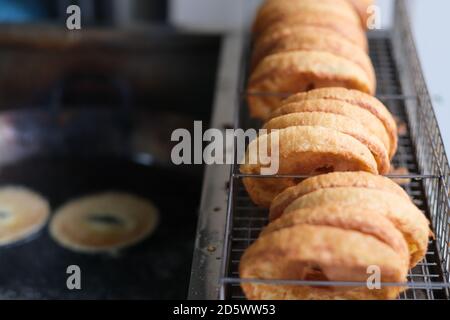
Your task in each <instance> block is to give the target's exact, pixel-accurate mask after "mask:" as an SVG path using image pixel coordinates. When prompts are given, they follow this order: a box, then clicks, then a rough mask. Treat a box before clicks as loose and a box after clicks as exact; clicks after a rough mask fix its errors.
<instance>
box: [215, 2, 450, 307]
mask: <svg viewBox="0 0 450 320" xmlns="http://www.w3.org/2000/svg"><path fill="white" fill-rule="evenodd" d="M395 16H396V21H395V23H394V27H393V30H392V32H390V33H388V32H383V31H375V32H372V33H370V35H369V43H370V56H371V58H372V61H373V64H374V67H375V70H376V76H377V83H378V89H377V97H378V98H379V99H380V100H382V101H383V102H384V103H385V105H386V106H387V107H388V108H389V110H390V111H391V112H392V114H393V115H394V116H395V117H396V119H397V120H398V122H399V124H400V127H401V128H402V130H401V132H400V136H399V148H398V152H397V155H396V156H395V158H394V159H393V165H394V167H396V168H405V169H407V171H408V173H407V174H402V175H394V176H392V177H393V178H403V179H408V181H409V182H408V183H407V184H405V185H404V188H405V190H406V191H407V192H408V194H409V195H410V196H411V198H412V199H413V201H414V203H415V204H416V205H417V206H418V207H419V208H420V209H421V210H422V211H423V212H424V213H425V214H426V215H427V217H428V218H429V219H430V221H431V226H432V229H433V232H434V234H435V239H433V240H431V241H430V242H429V247H428V252H427V254H426V257H425V258H424V259H423V261H421V262H420V263H419V264H418V265H417V266H416V267H415V268H414V269H412V270H410V272H409V275H408V282H407V283H406V285H407V286H408V287H409V289H408V290H407V291H406V292H404V293H402V294H401V296H400V299H405V300H411V299H413V300H418V299H426V300H435V299H450V292H449V280H450V278H449V277H450V275H449V271H450V259H449V258H450V257H449V223H450V220H449V217H448V214H449V208H450V200H449V190H450V188H449V178H450V176H449V174H450V170H449V166H448V161H447V157H446V155H445V151H444V147H443V143H442V138H441V136H440V133H439V129H438V126H437V121H436V118H435V115H434V111H433V108H432V103H431V99H430V96H429V94H428V90H427V87H426V84H425V81H424V78H423V74H422V71H421V68H420V63H419V60H418V58H417V53H416V49H415V45H414V41H413V37H412V34H411V30H410V23H409V19H408V15H407V11H406V8H405V3H404V1H403V0H398V1H397V2H396V15H395ZM249 49H250V45H248V46H247V49H246V50H245V52H244V53H243V57H242V61H241V66H240V68H241V70H243V72H242V73H241V76H240V80H239V90H240V92H241V93H243V92H245V79H246V78H247V61H248V55H249V51H250V50H249ZM275 94H276V93H275ZM247 110H248V108H247V105H246V102H245V94H240V95H239V103H238V110H237V112H236V116H235V128H244V129H246V128H260V127H261V124H260V123H258V122H255V121H254V120H251V119H250V117H249V115H248V113H247ZM243 177H245V175H242V174H240V173H239V172H238V167H237V166H232V170H231V176H230V184H229V198H228V210H227V226H226V230H225V243H224V250H223V261H222V271H221V278H220V293H219V298H221V299H245V297H244V295H243V293H242V291H241V289H240V283H241V282H243V281H246V280H245V279H239V273H238V266H239V261H240V258H241V256H242V254H243V252H244V251H245V250H246V248H247V247H249V246H250V245H251V243H252V242H253V241H254V240H256V238H257V237H258V235H259V233H260V231H261V230H262V228H263V227H264V226H266V224H267V223H268V220H267V217H268V211H267V210H266V209H261V208H258V207H255V206H254V205H253V203H252V202H251V200H250V198H249V197H248V195H247V192H246V191H245V189H244V187H243V184H242V178H243ZM299 177H300V176H299ZM261 178H263V177H261ZM271 178H273V177H271ZM275 178H276V177H275ZM285 282H286V281H285ZM287 282H289V281H287ZM290 282H291V283H292V284H296V285H325V283H317V282H311V281H290ZM269 283H273V284H282V283H283V281H276V280H273V281H269ZM326 285H328V286H329V285H335V286H345V285H350V283H332V282H326ZM353 285H355V284H353ZM360 285H362V284H360ZM386 285H394V284H386ZM397 285H398V284H397Z"/></svg>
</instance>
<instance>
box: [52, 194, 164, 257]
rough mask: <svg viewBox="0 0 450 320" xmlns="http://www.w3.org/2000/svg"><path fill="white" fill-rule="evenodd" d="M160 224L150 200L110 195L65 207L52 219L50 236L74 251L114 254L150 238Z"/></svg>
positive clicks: (76, 202) (84, 198) (84, 200)
mask: <svg viewBox="0 0 450 320" xmlns="http://www.w3.org/2000/svg"><path fill="white" fill-rule="evenodd" d="M157 222H158V210H157V209H156V208H155V207H154V205H153V204H152V203H151V202H149V201H148V200H147V199H144V198H141V197H138V196H135V195H132V194H127V193H122V192H107V193H100V194H95V195H90V196H85V197H82V198H79V199H75V200H72V201H70V202H68V203H66V204H65V205H63V206H62V207H61V208H60V209H58V210H57V212H56V213H55V215H54V217H53V218H52V221H51V224H50V234H51V235H52V237H53V238H54V239H55V241H56V242H58V243H59V244H60V245H62V246H63V247H65V248H67V249H70V250H74V251H79V252H87V253H96V252H111V253H112V252H115V251H117V250H120V249H122V248H124V247H127V246H131V245H133V244H136V243H138V242H140V241H142V240H143V239H144V238H146V237H148V236H149V235H150V234H151V233H152V232H153V230H154V229H155V227H156V225H157Z"/></svg>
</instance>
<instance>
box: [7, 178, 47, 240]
mask: <svg viewBox="0 0 450 320" xmlns="http://www.w3.org/2000/svg"><path fill="white" fill-rule="evenodd" d="M49 213H50V206H49V204H48V202H47V201H46V200H45V199H44V198H42V197H41V196H40V195H38V194H37V193H35V192H33V191H31V190H28V189H26V188H23V187H13V186H11V187H2V188H0V245H8V244H11V243H14V242H17V241H20V240H24V239H26V238H27V237H29V236H31V235H32V234H35V233H36V232H38V231H39V230H40V229H41V228H42V227H43V226H44V225H45V223H46V222H47V219H48V216H49Z"/></svg>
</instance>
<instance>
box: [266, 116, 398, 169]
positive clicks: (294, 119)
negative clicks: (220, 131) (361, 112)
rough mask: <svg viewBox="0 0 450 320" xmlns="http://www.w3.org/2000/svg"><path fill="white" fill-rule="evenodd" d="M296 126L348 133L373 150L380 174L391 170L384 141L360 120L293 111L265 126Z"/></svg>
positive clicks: (275, 127) (282, 127) (279, 127)
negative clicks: (316, 127) (317, 127)
mask: <svg viewBox="0 0 450 320" xmlns="http://www.w3.org/2000/svg"><path fill="white" fill-rule="evenodd" d="M295 126H319V127H325V128H329V129H334V130H337V131H340V132H342V133H345V134H348V135H349V136H352V137H353V138H355V139H357V140H358V141H360V142H361V143H363V144H364V145H365V146H366V147H367V148H368V149H369V150H370V152H372V155H373V156H374V158H375V160H376V161H377V164H378V173H379V174H387V173H389V171H390V165H391V164H390V161H389V155H388V151H387V150H386V148H385V146H384V145H383V143H382V142H381V141H380V140H379V139H378V137H377V136H375V135H373V134H371V133H370V132H369V131H368V130H367V129H366V128H364V127H363V126H362V125H361V124H360V123H359V122H358V121H355V120H353V119H351V118H349V117H345V116H342V115H337V114H331V113H326V112H302V113H291V114H287V115H284V116H280V117H277V118H273V119H271V120H270V121H269V122H267V123H266V124H265V125H264V127H263V128H264V129H267V130H272V129H284V128H288V127H295Z"/></svg>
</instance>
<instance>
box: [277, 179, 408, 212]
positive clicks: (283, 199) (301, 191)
mask: <svg viewBox="0 0 450 320" xmlns="http://www.w3.org/2000/svg"><path fill="white" fill-rule="evenodd" d="M341 187H357V188H369V189H378V190H383V191H386V192H391V193H393V194H396V195H398V196H400V197H403V198H404V199H405V200H407V201H410V198H409V195H408V194H407V193H406V191H405V190H403V189H402V188H401V187H400V186H399V185H398V184H396V183H395V182H394V181H392V180H391V179H388V178H385V177H382V176H378V175H374V174H371V173H367V172H332V173H328V174H323V175H320V176H315V177H311V178H308V179H306V180H304V181H302V182H300V183H299V184H298V185H296V186H294V187H291V188H288V189H286V190H285V191H283V192H282V193H280V194H279V195H278V196H277V197H276V198H275V199H273V201H272V204H271V205H270V215H269V218H270V220H275V219H277V218H279V217H280V216H281V215H282V214H283V212H284V210H285V209H286V208H287V207H288V206H289V205H290V204H291V203H292V202H294V201H295V200H296V199H298V198H300V197H302V196H304V195H306V194H308V193H311V192H314V191H317V190H321V189H327V188H341Z"/></svg>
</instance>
